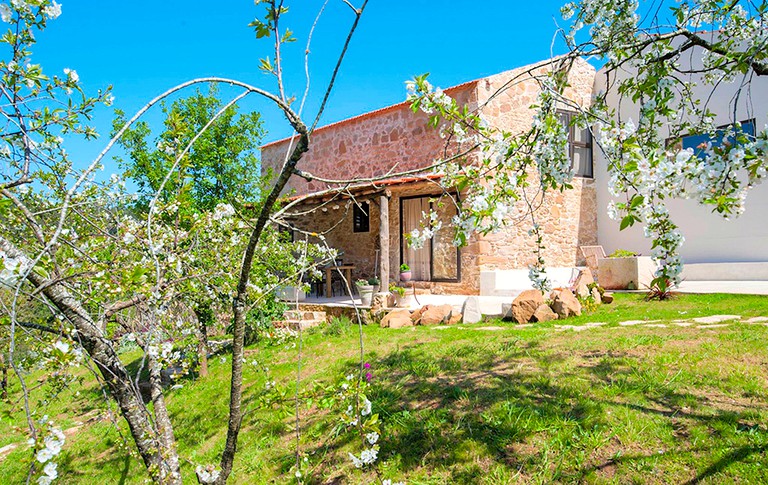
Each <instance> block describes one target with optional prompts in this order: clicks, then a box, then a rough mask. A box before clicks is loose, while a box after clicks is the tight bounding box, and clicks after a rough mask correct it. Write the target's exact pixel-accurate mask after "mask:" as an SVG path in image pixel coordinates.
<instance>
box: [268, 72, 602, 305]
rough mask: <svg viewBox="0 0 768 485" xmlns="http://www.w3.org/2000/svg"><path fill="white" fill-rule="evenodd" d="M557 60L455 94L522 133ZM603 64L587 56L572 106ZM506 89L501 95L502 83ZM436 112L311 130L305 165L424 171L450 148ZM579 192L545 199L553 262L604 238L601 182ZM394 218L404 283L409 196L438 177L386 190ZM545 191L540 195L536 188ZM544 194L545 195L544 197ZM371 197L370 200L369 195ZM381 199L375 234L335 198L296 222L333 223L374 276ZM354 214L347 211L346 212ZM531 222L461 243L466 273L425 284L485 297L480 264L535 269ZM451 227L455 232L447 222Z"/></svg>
mask: <svg viewBox="0 0 768 485" xmlns="http://www.w3.org/2000/svg"><path fill="white" fill-rule="evenodd" d="M549 68H550V65H548V64H541V65H539V66H534V67H531V66H528V67H525V68H520V69H515V70H512V71H508V72H504V73H501V74H497V75H494V76H490V77H488V78H484V79H481V80H479V81H475V82H471V83H466V84H463V85H460V86H457V87H455V88H451V89H448V90H446V92H447V93H449V94H450V95H451V96H454V97H456V98H458V100H459V101H460V102H465V103H469V104H470V106H471V107H478V106H479V107H480V109H481V111H482V114H483V116H484V117H485V118H486V119H487V120H488V121H489V122H490V123H491V124H492V125H495V126H499V127H500V128H503V129H505V130H507V131H511V132H513V133H520V132H523V131H525V130H527V129H529V128H530V126H531V121H532V117H533V110H531V109H530V106H531V105H533V104H535V102H536V99H537V96H538V93H539V86H538V83H537V82H536V80H535V79H534V78H533V77H532V76H536V75H541V74H544V73H545V72H546V71H547V69H549ZM594 75H595V73H594V69H593V68H592V67H591V66H589V65H588V64H587V63H586V62H581V61H579V62H577V63H576V64H575V65H574V67H573V69H572V71H571V73H570V77H569V84H570V86H571V87H569V88H568V90H567V92H566V95H567V96H568V97H569V99H570V100H572V101H573V102H575V103H577V104H579V105H582V106H587V105H589V103H590V102H591V97H592V85H593V80H594ZM502 86H507V88H506V90H505V91H503V92H502V93H499V94H497V91H498V90H499V88H500V87H502ZM426 123H427V118H426V116H425V115H423V114H414V113H412V112H411V110H410V108H409V106H408V105H407V104H406V103H401V104H399V105H395V106H390V107H388V108H384V109H381V110H378V111H374V112H371V113H366V114H364V115H361V116H358V117H355V118H350V119H348V120H344V121H341V122H338V123H334V124H332V125H328V126H326V127H323V128H319V129H317V130H316V131H315V133H314V134H313V135H312V138H311V142H310V147H311V148H310V151H309V152H308V153H307V154H306V155H305V156H304V158H303V159H302V160H301V161H300V164H299V168H300V169H301V170H304V171H307V172H310V173H312V174H315V175H318V176H322V177H325V178H332V179H342V178H355V177H357V178H359V177H373V176H381V175H384V174H387V173H390V171H393V170H394V171H403V170H411V169H417V168H421V167H424V166H427V165H429V164H430V163H431V162H432V161H433V160H434V159H435V158H437V157H440V156H442V155H443V153H444V149H445V142H444V140H443V139H441V138H440V137H439V136H438V134H437V132H436V130H432V129H429V128H427V127H426ZM286 144H287V141H286V140H282V141H278V142H275V143H271V144H268V145H266V146H265V147H263V150H262V161H263V164H264V166H265V167H270V166H271V167H276V166H278V163H280V162H281V161H282V156H284V154H285V150H286V147H287V145H286ZM573 186H574V188H573V189H572V190H568V191H565V192H562V193H561V192H553V191H550V192H547V194H546V196H545V197H544V198H543V200H539V202H540V204H541V205H540V207H539V209H538V210H537V222H538V223H539V224H540V225H541V226H542V227H543V228H544V241H545V244H546V246H547V250H546V251H545V253H544V257H545V260H546V263H547V265H548V266H552V267H556V266H574V265H581V264H584V260H583V258H582V256H581V253H580V251H579V246H583V245H594V244H596V243H597V219H596V207H595V206H596V202H595V183H594V181H593V180H592V179H587V178H576V179H575V180H574V181H573ZM289 187H290V188H293V189H295V190H296V193H298V194H306V193H311V192H315V191H320V190H323V189H326V188H327V186H326V185H325V184H323V183H320V182H318V181H313V182H309V183H308V182H306V181H305V180H303V179H299V178H297V177H295V176H294V177H293V178H292V179H291V183H290V186H289ZM387 192H388V194H389V195H390V198H389V223H390V241H389V254H390V280H391V281H397V280H398V277H399V267H400V262H401V259H400V244H401V242H400V238H401V234H400V198H401V197H409V196H416V195H432V194H439V193H440V188H439V187H438V186H437V185H436V184H435V183H434V182H422V183H415V184H410V183H409V184H404V185H392V186H389V187H387ZM531 196H532V197H534V198H535V197H536V194H531ZM539 197H540V196H539ZM360 200H366V199H364V198H363V199H360ZM378 201H379V196H378V195H375V196H372V197H371V198H370V208H371V214H370V231H369V232H368V233H354V232H353V230H352V208H351V205H349V204H351V202H350V201H348V200H346V201H339V202H332V203H330V204H327V205H325V206H324V207H323V208H320V209H318V210H317V211H315V212H314V213H312V214H310V215H307V216H304V217H302V218H300V219H298V220H297V221H296V223H297V225H298V226H299V227H302V228H304V229H307V230H310V231H315V232H320V231H325V230H328V229H329V228H331V227H334V226H335V227H334V228H333V230H331V231H330V232H329V233H328V234H327V235H326V240H327V241H328V244H329V245H330V246H332V247H336V248H338V249H340V250H342V251H344V256H343V259H344V262H345V263H348V264H354V265H355V266H356V270H355V273H354V275H353V277H354V278H360V277H365V278H367V277H370V276H373V274H374V267H375V259H376V249H378V245H379V236H378V231H379V211H378V207H377V204H378ZM345 213H346V214H347V216H346V217H343V215H344V214H345ZM529 221H530V219H528V220H527V221H524V222H523V223H522V224H518V225H514V224H510V225H509V226H507V227H506V228H505V229H503V230H502V231H500V232H498V233H495V234H489V235H487V236H484V237H483V236H473V237H471V238H470V240H469V244H468V245H467V246H466V247H464V248H461V251H460V257H461V279H460V281H459V282H457V283H451V282H447V283H446V282H423V283H418V286H419V287H422V288H428V289H430V290H431V291H432V292H434V293H454V294H477V293H478V292H479V284H480V281H479V279H480V278H479V275H480V271H481V270H493V269H520V268H527V266H528V265H529V264H531V263H532V262H534V260H535V257H534V255H533V250H534V247H535V242H534V240H533V238H532V237H530V236H529V235H528V230H529V228H530V222H529ZM443 230H451V229H450V228H444V229H443Z"/></svg>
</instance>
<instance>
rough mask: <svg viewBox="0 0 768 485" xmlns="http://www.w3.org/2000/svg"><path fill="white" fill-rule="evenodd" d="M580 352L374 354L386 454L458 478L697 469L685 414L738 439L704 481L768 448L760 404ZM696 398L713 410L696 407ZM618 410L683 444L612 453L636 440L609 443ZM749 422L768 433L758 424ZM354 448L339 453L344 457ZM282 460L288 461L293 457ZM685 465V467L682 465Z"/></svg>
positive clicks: (520, 345)
mask: <svg viewBox="0 0 768 485" xmlns="http://www.w3.org/2000/svg"><path fill="white" fill-rule="evenodd" d="M467 347H470V348H469V349H467ZM570 357H571V355H570V354H568V353H567V351H566V352H564V351H562V350H561V351H558V352H553V351H551V350H549V351H547V350H544V349H540V348H537V347H535V346H530V345H527V344H526V343H525V342H517V343H516V344H513V345H509V342H496V343H495V344H477V345H470V346H466V345H465V346H464V347H462V348H459V347H454V348H448V349H446V350H445V351H444V352H441V353H440V355H438V356H436V355H435V349H429V348H425V347H424V346H423V345H422V344H412V345H408V346H405V347H403V348H400V349H398V350H395V351H392V352H390V353H388V354H385V355H381V356H374V357H373V358H371V360H372V361H373V362H374V369H373V373H374V379H375V380H374V386H373V389H372V392H371V393H370V398H371V400H372V401H373V402H374V406H375V407H374V412H378V413H379V414H380V415H381V417H382V421H383V423H384V425H383V429H382V440H381V450H380V456H381V457H382V459H384V460H386V461H387V462H388V463H390V464H391V463H396V465H389V466H396V467H397V468H399V470H400V471H401V472H403V473H409V472H414V471H416V470H422V472H428V473H429V474H430V475H432V474H433V473H435V474H436V475H435V477H433V478H435V479H440V478H438V477H442V478H444V479H446V480H450V482H451V483H478V482H481V481H482V480H484V479H485V478H487V477H485V474H486V473H487V471H488V468H489V466H492V465H489V463H491V462H495V463H497V464H499V465H502V466H504V467H506V469H507V470H508V472H509V473H510V474H517V473H520V475H518V476H519V477H521V480H525V479H526V477H528V478H531V479H534V480H535V479H536V478H537V477H538V478H541V479H544V480H562V481H571V480H575V481H579V480H583V479H585V478H587V476H588V475H590V474H593V473H598V474H599V473H601V472H603V471H605V472H606V477H608V476H609V475H610V473H609V470H607V469H608V468H615V466H616V465H618V464H628V465H630V467H629V469H628V470H630V471H629V472H628V473H630V474H631V473H633V471H632V470H634V467H633V466H631V465H632V463H633V462H634V463H636V466H638V467H640V468H642V467H643V466H645V465H644V463H648V462H653V461H654V460H667V459H670V460H672V459H680V460H683V462H682V463H681V465H682V466H683V467H684V469H688V470H695V469H697V468H698V465H697V464H698V463H700V462H701V457H700V456H694V455H696V454H698V453H703V456H707V455H711V453H706V450H705V445H700V446H699V447H697V448H694V447H693V446H692V445H691V444H690V442H689V441H688V440H687V437H686V436H682V435H681V436H680V437H679V439H678V437H677V435H676V434H675V433H677V430H676V429H675V427H676V426H678V424H679V423H677V421H678V418H681V419H682V418H685V419H687V420H693V421H696V422H698V423H699V424H700V425H701V426H700V428H703V429H707V430H709V433H710V435H712V438H711V439H707V444H706V446H709V447H710V449H711V451H712V453H716V452H717V451H718V450H724V449H731V448H735V447H738V448H737V449H736V451H734V452H731V453H728V454H727V455H726V456H724V457H723V458H721V459H719V460H718V461H716V462H715V463H712V464H711V465H709V466H708V467H707V468H706V469H705V470H703V471H702V472H701V473H700V474H699V475H698V477H697V480H703V479H705V478H708V477H712V476H717V475H718V474H720V473H721V472H722V471H723V470H724V469H725V468H727V467H728V466H729V465H731V464H732V463H735V462H738V461H741V460H743V459H744V458H746V457H748V456H749V455H751V454H754V453H762V452H763V451H764V447H762V446H756V445H748V446H746V445H745V443H744V440H745V439H750V438H745V437H746V435H744V434H739V433H740V431H738V426H739V423H741V422H743V421H744V420H755V419H756V417H757V416H759V415H760V411H757V412H755V413H752V412H750V411H749V410H745V411H744V412H737V411H733V410H728V409H719V408H718V406H717V405H716V403H714V402H711V403H710V402H704V401H702V400H701V397H700V396H697V395H694V394H691V393H688V392H686V391H685V390H684V389H683V388H677V386H676V385H665V382H666V381H663V382H662V379H664V378H665V375H666V374H665V372H662V371H660V370H659V369H656V368H654V367H650V368H646V367H643V366H638V365H637V364H638V363H640V362H642V357H637V356H630V355H628V354H626V353H624V352H621V351H613V352H605V353H601V354H600V355H599V356H597V357H598V358H599V360H596V361H594V362H588V363H587V364H585V365H583V366H581V365H578V366H575V365H573V364H572V362H570V361H568V359H569V358H570ZM583 357H589V356H583ZM667 384H669V383H667ZM611 387H613V388H614V389H612V390H611V389H609V388H611ZM607 391H610V392H607ZM606 395H607V396H609V397H608V398H606V397H605V396H606ZM610 396H615V399H611V398H610ZM697 399H698V400H699V401H700V402H701V405H702V406H710V409H709V410H702V411H701V412H698V411H695V408H696V406H692V408H693V409H688V406H689V404H690V403H691V402H692V401H695V400H697ZM624 400H627V401H631V402H623V401H624ZM616 407H626V408H628V409H632V410H633V411H634V412H637V413H639V416H638V419H641V420H647V419H650V418H649V417H650V416H660V417H662V419H663V421H662V422H661V423H660V424H657V425H658V426H660V428H659V430H660V432H663V433H667V434H668V435H669V436H670V437H672V438H670V439H671V440H672V441H673V442H675V443H676V444H675V445H674V448H673V449H672V450H670V451H669V452H667V453H665V454H663V455H659V454H658V452H657V450H656V449H655V448H652V446H653V443H654V440H655V439H656V438H655V437H653V438H649V439H648V441H647V442H644V441H643V440H642V439H641V440H639V441H638V442H637V443H633V442H629V443H628V444H629V445H630V448H629V449H635V450H638V449H639V450H640V453H636V454H632V455H624V456H620V457H616V458H611V459H607V460H606V458H605V457H606V455H609V454H611V451H612V450H613V451H614V452H615V450H614V448H616V449H619V450H621V449H626V447H625V446H624V444H622V445H621V446H620V447H617V446H616V445H615V444H612V443H609V440H610V439H611V438H612V437H614V436H615V433H616V431H615V430H614V429H612V428H611V426H612V424H611V420H610V418H609V416H610V413H606V411H608V410H610V409H615V408H616ZM684 409H687V410H685V411H684ZM652 421H653V420H651V421H648V422H649V423H650V422H652ZM729 430H733V431H732V432H733V434H730V433H731V431H729ZM748 431H749V430H748ZM751 431H752V432H753V433H756V434H758V435H760V436H762V437H764V438H766V439H768V433H765V431H764V430H763V429H762V428H760V427H758V428H753V429H751ZM760 436H758V437H760ZM720 438H721V439H722V440H723V441H722V443H721V442H719V441H718V439H720ZM347 443H348V440H347V439H344V438H340V439H339V440H329V443H328V444H327V445H324V446H323V447H317V448H315V449H311V448H310V449H309V450H307V451H308V452H309V453H318V452H321V451H323V452H325V453H328V454H329V455H333V453H334V452H335V451H339V450H341V449H343V447H344V446H345V445H346V444H347ZM742 445H745V446H742ZM644 448H647V449H648V451H647V453H644V451H645V450H644ZM614 454H615V453H614ZM342 455H343V456H342ZM678 455H679V457H678ZM345 456H346V454H345V453H344V454H339V456H335V457H334V459H335V460H336V461H337V462H342V463H343V462H344V460H345ZM601 456H602V458H600V457H601ZM283 458H284V461H285V463H286V464H287V463H288V462H290V458H291V455H290V454H289V453H286V454H285V456H284V457H283ZM478 460H480V461H481V462H483V464H482V465H479V464H478ZM705 465H706V462H705ZM651 468H653V467H651ZM675 468H676V466H673V467H672V469H675ZM614 471H615V470H614ZM610 472H611V473H612V472H613V471H610ZM679 472H680V469H679V467H678V468H677V471H674V472H672V473H675V474H677V473H679ZM622 473H624V472H623V471H622ZM662 473H663V472H662ZM683 473H685V472H683ZM675 476H678V475H675ZM689 476H690V475H689ZM683 477H684V478H683V479H687V478H685V475H683ZM691 483H697V482H696V481H693V482H691Z"/></svg>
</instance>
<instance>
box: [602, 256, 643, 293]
mask: <svg viewBox="0 0 768 485" xmlns="http://www.w3.org/2000/svg"><path fill="white" fill-rule="evenodd" d="M597 268H598V269H597V273H598V277H597V282H598V283H599V284H600V286H602V287H603V288H605V289H606V290H626V289H631V288H634V289H638V290H645V289H648V287H649V286H650V285H651V280H653V274H654V272H655V271H656V265H655V264H654V263H653V260H651V258H650V257H649V256H632V257H628V258H604V259H603V258H601V259H598V260H597Z"/></svg>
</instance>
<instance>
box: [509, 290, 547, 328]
mask: <svg viewBox="0 0 768 485" xmlns="http://www.w3.org/2000/svg"><path fill="white" fill-rule="evenodd" d="M543 304H544V297H543V296H542V294H541V292H540V291H539V290H525V291H524V292H522V293H520V294H519V295H517V298H515V299H514V301H513V302H512V308H511V312H512V319H513V320H515V321H516V322H517V323H528V322H530V321H531V317H533V314H534V313H535V312H536V309H537V308H539V306H541V305H543Z"/></svg>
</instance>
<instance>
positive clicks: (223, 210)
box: [212, 203, 235, 221]
mask: <svg viewBox="0 0 768 485" xmlns="http://www.w3.org/2000/svg"><path fill="white" fill-rule="evenodd" d="M234 215H235V208H234V207H232V206H231V205H229V204H224V203H221V204H218V205H217V206H216V209H215V210H214V211H213V216H212V217H213V220H215V221H220V220H222V219H229V218H230V217H232V216H234Z"/></svg>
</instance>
